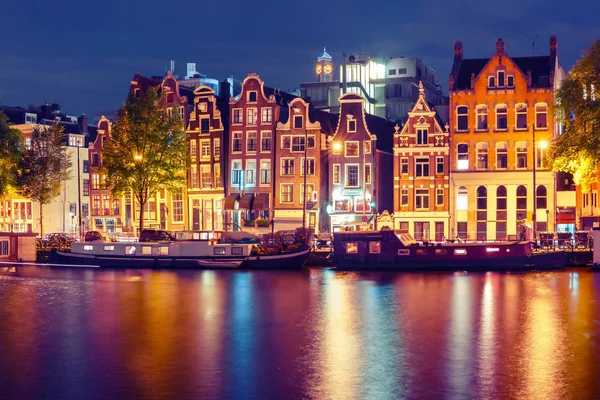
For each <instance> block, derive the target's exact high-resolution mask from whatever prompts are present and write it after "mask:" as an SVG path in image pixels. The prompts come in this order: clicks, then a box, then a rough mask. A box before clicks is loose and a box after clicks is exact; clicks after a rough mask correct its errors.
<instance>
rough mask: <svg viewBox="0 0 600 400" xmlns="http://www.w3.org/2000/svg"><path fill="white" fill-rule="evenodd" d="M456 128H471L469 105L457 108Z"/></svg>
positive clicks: (461, 129) (462, 129)
mask: <svg viewBox="0 0 600 400" xmlns="http://www.w3.org/2000/svg"><path fill="white" fill-rule="evenodd" d="M456 130H457V131H468V130H469V108H468V107H467V106H458V107H457V108H456Z"/></svg>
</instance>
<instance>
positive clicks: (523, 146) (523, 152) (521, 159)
mask: <svg viewBox="0 0 600 400" xmlns="http://www.w3.org/2000/svg"><path fill="white" fill-rule="evenodd" d="M515 147H516V149H517V168H527V143H525V142H517V144H516V146H515Z"/></svg>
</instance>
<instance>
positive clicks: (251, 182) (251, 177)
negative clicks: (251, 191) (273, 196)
mask: <svg viewBox="0 0 600 400" xmlns="http://www.w3.org/2000/svg"><path fill="white" fill-rule="evenodd" d="M244 185H245V186H249V187H255V186H256V159H250V160H246V171H245V173H244Z"/></svg>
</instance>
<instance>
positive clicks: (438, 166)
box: [435, 157, 444, 175]
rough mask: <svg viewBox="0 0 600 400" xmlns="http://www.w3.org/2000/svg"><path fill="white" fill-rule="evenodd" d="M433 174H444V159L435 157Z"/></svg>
mask: <svg viewBox="0 0 600 400" xmlns="http://www.w3.org/2000/svg"><path fill="white" fill-rule="evenodd" d="M435 173H436V174H438V175H443V174H444V157H437V158H436V159H435Z"/></svg>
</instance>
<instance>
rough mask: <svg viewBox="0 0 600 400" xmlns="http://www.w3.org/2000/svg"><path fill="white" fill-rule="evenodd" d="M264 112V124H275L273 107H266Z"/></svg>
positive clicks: (263, 109)
mask: <svg viewBox="0 0 600 400" xmlns="http://www.w3.org/2000/svg"><path fill="white" fill-rule="evenodd" d="M261 112H262V122H273V109H272V108H271V107H264V108H262V110H261Z"/></svg>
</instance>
